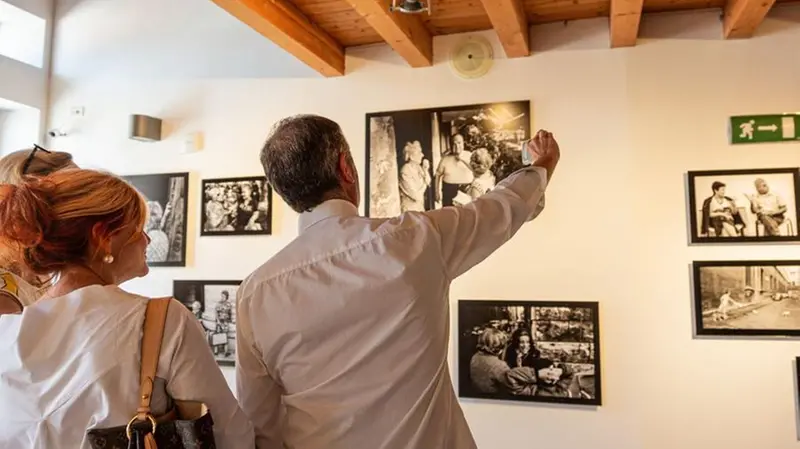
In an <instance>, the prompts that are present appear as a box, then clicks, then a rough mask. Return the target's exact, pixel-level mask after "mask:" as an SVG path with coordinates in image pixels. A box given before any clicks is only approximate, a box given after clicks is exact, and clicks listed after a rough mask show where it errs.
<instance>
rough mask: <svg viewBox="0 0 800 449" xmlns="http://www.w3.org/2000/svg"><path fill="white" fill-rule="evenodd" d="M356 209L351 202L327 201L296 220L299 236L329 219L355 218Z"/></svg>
mask: <svg viewBox="0 0 800 449" xmlns="http://www.w3.org/2000/svg"><path fill="white" fill-rule="evenodd" d="M356 216H358V208H357V207H356V206H355V205H354V204H353V203H351V202H349V201H345V200H338V199H337V200H328V201H325V202H324V203H322V204H320V205H319V206H317V207H315V208H314V209H312V210H310V211H308V212H303V213H302V214H300V218H299V219H298V227H299V231H300V234H302V233H304V232H305V231H306V230H307V229H308V228H310V227H311V226H313V225H315V224H317V223H319V222H320V221H322V220H324V219H326V218H330V217H356Z"/></svg>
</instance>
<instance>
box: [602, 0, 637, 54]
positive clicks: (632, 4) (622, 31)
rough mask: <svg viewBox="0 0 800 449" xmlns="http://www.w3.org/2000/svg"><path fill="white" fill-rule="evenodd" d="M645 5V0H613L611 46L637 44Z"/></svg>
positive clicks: (631, 45)
mask: <svg viewBox="0 0 800 449" xmlns="http://www.w3.org/2000/svg"><path fill="white" fill-rule="evenodd" d="M643 6H644V0H611V14H610V28H611V48H619V47H633V46H634V45H636V39H637V38H638V37H639V23H640V22H641V20H642V7H643Z"/></svg>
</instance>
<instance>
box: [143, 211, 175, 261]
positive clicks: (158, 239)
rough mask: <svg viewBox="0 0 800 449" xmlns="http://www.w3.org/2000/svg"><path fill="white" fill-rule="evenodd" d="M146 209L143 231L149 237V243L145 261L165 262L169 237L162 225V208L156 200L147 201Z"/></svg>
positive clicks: (167, 254)
mask: <svg viewBox="0 0 800 449" xmlns="http://www.w3.org/2000/svg"><path fill="white" fill-rule="evenodd" d="M147 210H148V211H149V214H148V220H147V225H146V226H145V231H146V232H147V235H148V237H150V244H149V245H148V246H147V261H148V262H166V261H167V257H169V237H167V233H166V232H164V229H163V226H162V223H163V221H164V220H163V218H164V209H162V208H161V204H159V203H158V201H147Z"/></svg>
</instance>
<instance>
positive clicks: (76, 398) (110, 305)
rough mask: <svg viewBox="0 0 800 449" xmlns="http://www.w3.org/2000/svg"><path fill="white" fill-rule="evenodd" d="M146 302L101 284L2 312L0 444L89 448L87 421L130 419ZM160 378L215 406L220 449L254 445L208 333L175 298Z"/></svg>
mask: <svg viewBox="0 0 800 449" xmlns="http://www.w3.org/2000/svg"><path fill="white" fill-rule="evenodd" d="M147 301H148V299H147V298H144V297H140V296H136V295H133V294H130V293H127V292H125V291H123V290H122V289H120V288H119V287H116V286H106V287H102V286H99V285H97V286H90V287H86V288H82V289H79V290H76V291H74V292H72V293H70V294H69V295H67V296H64V297H61V298H53V299H43V300H39V301H38V302H36V303H35V304H33V305H30V306H28V307H25V309H24V311H23V312H22V314H18V315H2V316H0V448H20V449H22V448H24V449H61V448H63V449H66V448H69V449H75V448H81V449H89V444H88V442H87V441H86V438H85V435H86V431H87V430H88V429H92V428H106V427H114V426H120V425H125V424H126V423H127V422H128V420H130V418H131V417H132V416H133V415H134V414H135V412H136V408H137V407H138V403H139V400H138V399H139V398H138V397H139V366H140V354H141V352H140V346H141V337H142V323H143V322H144V313H145V307H146V305H147ZM157 377H159V378H162V379H165V380H166V382H167V392H168V393H169V395H170V396H171V397H173V398H175V399H178V400H194V401H203V402H205V403H206V404H207V405H208V406H209V409H210V411H211V415H212V417H213V419H214V433H215V437H216V441H217V447H219V448H220V449H231V448H253V447H254V446H255V443H254V441H255V440H254V436H253V427H252V425H251V424H250V421H249V420H248V419H247V417H245V415H244V413H242V411H241V409H240V408H239V405H238V404H237V402H236V399H235V398H234V397H233V394H232V393H231V391H230V389H229V387H228V384H227V383H226V382H225V378H224V377H223V375H222V371H221V370H220V369H219V367H218V366H217V364H216V362H215V361H214V356H213V355H212V354H211V351H210V349H209V347H208V343H207V340H206V337H205V334H204V332H203V331H202V329H201V328H200V325H199V323H197V321H196V320H195V318H194V315H192V313H191V311H189V310H188V309H187V308H186V307H184V306H183V305H182V304H181V303H179V302H177V301H175V300H173V302H172V304H170V307H169V312H168V314H167V322H166V328H165V332H164V340H163V343H162V347H161V354H160V358H159V364H158V371H157Z"/></svg>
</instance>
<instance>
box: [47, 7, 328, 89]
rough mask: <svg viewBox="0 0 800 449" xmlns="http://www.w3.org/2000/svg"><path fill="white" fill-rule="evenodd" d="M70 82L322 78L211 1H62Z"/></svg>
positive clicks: (60, 52)
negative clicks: (79, 80)
mask: <svg viewBox="0 0 800 449" xmlns="http://www.w3.org/2000/svg"><path fill="white" fill-rule="evenodd" d="M53 56H54V71H55V73H56V75H58V76H63V77H66V78H76V77H77V78H86V77H114V78H120V77H122V78H125V77H133V78H141V77H158V78H159V79H164V78H171V77H177V78H209V77H210V78H264V77H308V76H313V77H316V76H318V75H317V73H316V72H314V71H313V70H311V69H310V68H308V67H307V66H306V65H305V64H303V63H301V62H299V61H298V60H296V59H295V58H294V57H293V56H291V55H289V54H288V53H286V52H285V51H283V50H282V49H281V48H279V47H277V46H276V45H275V44H273V43H272V42H270V41H269V40H268V39H266V38H265V37H263V36H261V35H260V34H258V33H256V32H255V31H253V30H252V29H250V28H249V27H247V26H246V25H244V24H243V23H242V22H240V21H239V20H237V19H236V18H234V17H232V16H230V15H229V14H228V13H226V12H225V11H223V10H222V9H220V8H219V7H217V6H216V5H215V4H214V3H213V2H211V0H166V1H165V0H113V1H111V0H57V3H56V34H55V47H54V55H53Z"/></svg>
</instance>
